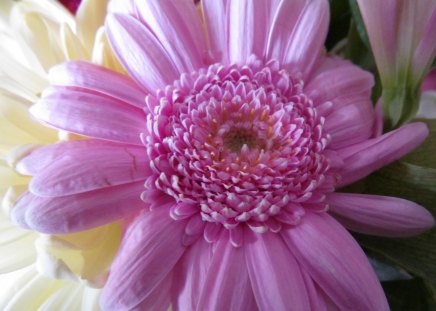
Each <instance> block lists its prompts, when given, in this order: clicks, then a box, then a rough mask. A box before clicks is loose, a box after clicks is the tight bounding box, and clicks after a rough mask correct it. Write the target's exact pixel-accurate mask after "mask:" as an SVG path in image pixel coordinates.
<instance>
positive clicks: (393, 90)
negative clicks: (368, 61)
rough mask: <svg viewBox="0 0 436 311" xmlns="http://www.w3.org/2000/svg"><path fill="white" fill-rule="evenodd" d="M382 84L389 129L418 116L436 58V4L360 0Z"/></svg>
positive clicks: (434, 2) (398, 0) (423, 1)
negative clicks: (425, 81) (422, 92)
mask: <svg viewBox="0 0 436 311" xmlns="http://www.w3.org/2000/svg"><path fill="white" fill-rule="evenodd" d="M357 2H358V4H359V8H360V11H361V14H362V17H363V21H364V23H365V27H366V29H367V33H368V37H369V41H370V43H371V48H372V52H373V54H374V58H375V62H376V64H377V68H378V71H379V74H380V79H381V82H382V85H383V94H382V98H383V108H384V114H385V118H386V121H387V125H388V127H398V126H399V125H401V124H403V123H405V122H407V121H408V120H410V119H411V118H413V117H414V116H415V113H416V111H417V110H418V106H419V97H420V87H421V82H422V80H423V78H424V77H425V75H426V74H427V73H428V70H429V69H430V67H431V64H432V62H433V60H434V58H435V56H436V31H435V29H436V1H434V0H422V1H409V0H384V1H379V0H357Z"/></svg>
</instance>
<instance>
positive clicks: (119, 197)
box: [12, 182, 145, 234]
mask: <svg viewBox="0 0 436 311" xmlns="http://www.w3.org/2000/svg"><path fill="white" fill-rule="evenodd" d="M143 189H144V183H143V182H139V183H132V184H126V185H121V186H116V187H110V188H105V189H100V190H96V191H91V192H86V193H81V194H76V195H69V196H61V197H39V196H35V195H33V194H31V193H30V192H27V193H26V194H24V195H23V196H22V197H21V198H20V199H19V200H18V202H17V203H16V205H15V206H14V208H13V209H12V218H13V219H14V221H15V222H16V223H17V224H18V225H20V226H21V227H24V228H27V229H32V230H36V231H39V232H43V233H49V234H65V233H74V232H79V231H83V230H88V229H92V228H95V227H98V226H102V225H104V224H108V223H110V222H113V221H115V220H118V219H121V218H124V217H126V216H128V215H130V214H132V213H134V212H137V211H139V210H141V209H143V208H145V205H144V203H143V202H142V201H141V199H140V195H141V191H142V190H143Z"/></svg>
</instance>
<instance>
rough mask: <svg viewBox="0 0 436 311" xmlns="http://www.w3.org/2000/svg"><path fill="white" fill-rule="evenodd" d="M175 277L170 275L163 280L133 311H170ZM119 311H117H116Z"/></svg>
mask: <svg viewBox="0 0 436 311" xmlns="http://www.w3.org/2000/svg"><path fill="white" fill-rule="evenodd" d="M172 280H173V276H172V275H171V274H170V275H169V276H167V277H166V278H165V280H163V281H162V282H161V283H160V284H159V286H158V287H156V288H155V289H154V290H153V291H152V292H151V293H150V295H148V297H147V298H146V299H145V300H144V301H143V302H141V303H140V304H139V305H137V306H136V307H135V308H133V309H131V310H132V311H144V310H153V311H168V310H170V309H171V308H169V307H170V302H171V300H170V298H171V285H172ZM114 310H115V311H118V310H117V309H114Z"/></svg>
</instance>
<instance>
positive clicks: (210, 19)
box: [201, 0, 229, 63]
mask: <svg viewBox="0 0 436 311" xmlns="http://www.w3.org/2000/svg"><path fill="white" fill-rule="evenodd" d="M228 2H229V0H222V1H216V0H201V6H202V11H203V16H204V21H205V25H206V30H207V33H208V39H209V45H210V49H211V52H212V57H213V59H214V61H216V62H222V63H228V61H229V55H228V50H227V46H228V43H227V42H228V36H229V29H228V28H229V20H228V14H227V8H228Z"/></svg>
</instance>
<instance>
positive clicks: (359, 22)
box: [348, 0, 370, 49]
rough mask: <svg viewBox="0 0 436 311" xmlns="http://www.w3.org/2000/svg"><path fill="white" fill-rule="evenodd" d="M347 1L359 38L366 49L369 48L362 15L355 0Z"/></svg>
mask: <svg viewBox="0 0 436 311" xmlns="http://www.w3.org/2000/svg"><path fill="white" fill-rule="evenodd" d="M348 3H349V5H350V11H351V15H352V17H353V21H354V23H355V25H356V29H357V33H358V34H359V36H360V40H362V42H363V44H364V45H365V46H366V48H367V49H370V44H369V39H368V33H367V32H366V28H365V23H364V22H363V19H362V15H361V14H360V9H359V5H358V4H357V0H348Z"/></svg>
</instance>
